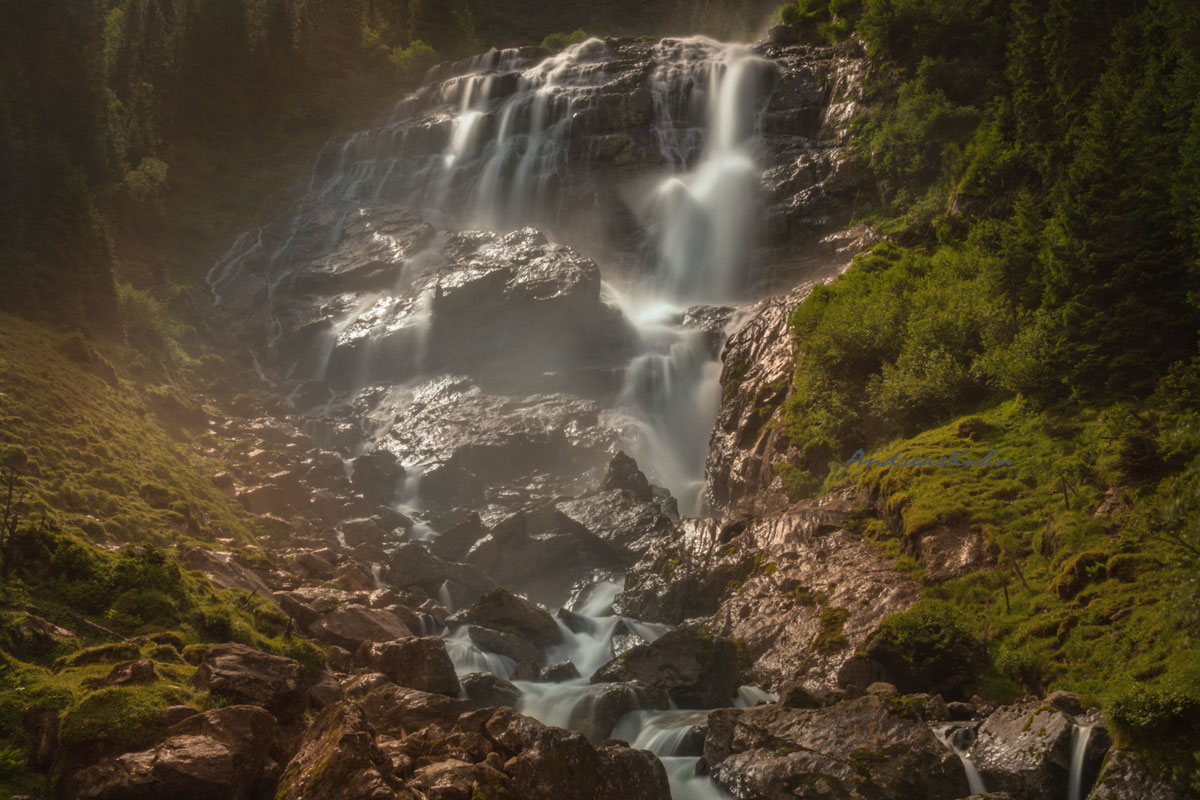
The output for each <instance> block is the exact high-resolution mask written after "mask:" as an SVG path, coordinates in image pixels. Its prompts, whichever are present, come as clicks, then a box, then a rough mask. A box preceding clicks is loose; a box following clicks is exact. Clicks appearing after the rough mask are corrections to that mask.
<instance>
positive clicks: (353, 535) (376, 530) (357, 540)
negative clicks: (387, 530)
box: [338, 517, 384, 547]
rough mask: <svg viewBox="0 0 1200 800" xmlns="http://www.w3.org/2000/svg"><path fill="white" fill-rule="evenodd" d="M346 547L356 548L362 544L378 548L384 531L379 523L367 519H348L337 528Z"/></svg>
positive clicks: (381, 542)
mask: <svg viewBox="0 0 1200 800" xmlns="http://www.w3.org/2000/svg"><path fill="white" fill-rule="evenodd" d="M338 530H340V531H341V532H342V538H343V539H344V540H345V541H346V546H347V547H358V546H359V545H364V544H373V545H376V546H380V545H382V544H383V535H384V531H383V529H382V528H380V527H379V523H377V522H376V521H375V520H373V519H371V518H369V517H360V518H358V519H348V520H346V521H344V522H343V523H342V524H340V525H339V526H338Z"/></svg>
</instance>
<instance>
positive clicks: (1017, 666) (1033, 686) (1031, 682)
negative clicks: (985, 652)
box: [996, 647, 1046, 693]
mask: <svg viewBox="0 0 1200 800" xmlns="http://www.w3.org/2000/svg"><path fill="white" fill-rule="evenodd" d="M996 669H997V670H998V671H999V672H1000V674H1002V675H1005V676H1007V677H1008V678H1011V679H1012V680H1013V681H1015V682H1016V683H1018V684H1019V685H1020V686H1022V687H1023V688H1025V689H1026V690H1029V691H1033V692H1038V693H1041V691H1042V688H1043V687H1044V686H1045V682H1046V669H1045V663H1044V661H1043V660H1042V659H1041V658H1040V657H1039V656H1038V655H1037V654H1036V653H1034V652H1033V651H1032V650H1031V649H1029V648H1020V649H1013V648H1010V647H1001V648H1000V650H999V652H997V653H996Z"/></svg>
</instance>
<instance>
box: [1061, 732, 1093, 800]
mask: <svg viewBox="0 0 1200 800" xmlns="http://www.w3.org/2000/svg"><path fill="white" fill-rule="evenodd" d="M1093 727H1094V726H1093V725H1078V724H1077V725H1076V726H1075V727H1074V728H1072V729H1071V772H1070V778H1069V783H1068V784H1067V800H1083V791H1084V785H1083V767H1084V760H1085V758H1086V757H1087V750H1088V740H1089V739H1091V737H1092V728H1093Z"/></svg>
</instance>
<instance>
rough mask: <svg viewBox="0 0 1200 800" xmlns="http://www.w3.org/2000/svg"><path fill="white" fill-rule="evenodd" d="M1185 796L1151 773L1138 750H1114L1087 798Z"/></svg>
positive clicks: (1166, 799)
mask: <svg viewBox="0 0 1200 800" xmlns="http://www.w3.org/2000/svg"><path fill="white" fill-rule="evenodd" d="M1184 797H1185V795H1184V794H1182V793H1181V792H1179V791H1178V790H1176V789H1174V788H1172V787H1171V786H1168V785H1167V784H1166V783H1164V782H1163V781H1162V780H1160V779H1159V778H1157V777H1155V776H1154V775H1152V774H1151V773H1150V771H1149V770H1148V769H1147V768H1146V765H1145V763H1144V762H1143V761H1142V758H1141V755H1140V754H1138V753H1137V752H1135V751H1132V750H1113V751H1112V752H1110V753H1109V754H1108V759H1107V760H1106V761H1105V762H1104V769H1103V771H1102V772H1101V773H1100V777H1099V778H1098V779H1097V781H1096V785H1095V786H1094V787H1093V788H1092V792H1091V794H1089V795H1088V800H1184Z"/></svg>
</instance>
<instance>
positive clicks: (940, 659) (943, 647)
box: [867, 599, 984, 695]
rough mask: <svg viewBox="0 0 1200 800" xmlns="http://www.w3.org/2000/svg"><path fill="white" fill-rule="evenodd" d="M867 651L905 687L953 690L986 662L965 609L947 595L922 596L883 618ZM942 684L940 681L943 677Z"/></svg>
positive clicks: (923, 689)
mask: <svg viewBox="0 0 1200 800" xmlns="http://www.w3.org/2000/svg"><path fill="white" fill-rule="evenodd" d="M867 652H868V653H869V654H870V655H871V657H872V658H874V659H875V660H876V661H879V662H880V663H881V664H882V665H883V666H884V668H885V669H887V670H888V672H889V673H891V675H892V677H894V678H895V679H896V681H897V684H896V685H897V687H898V688H899V689H900V690H901V691H902V692H906V693H909V692H914V691H930V690H937V691H941V692H943V693H947V694H950V695H953V694H955V693H957V692H959V691H960V690H961V689H962V687H963V686H964V685H966V684H967V683H968V682H969V681H970V680H972V679H973V678H974V677H975V676H976V675H977V673H978V670H979V667H980V666H981V665H982V664H983V661H984V659H983V646H982V644H981V643H980V641H979V639H978V638H977V637H976V635H975V632H974V631H972V630H971V629H970V628H969V627H968V626H967V625H966V624H965V623H964V622H963V615H962V612H961V610H959V609H958V608H957V607H955V606H954V605H952V604H950V603H948V602H946V601H944V600H929V599H925V600H921V601H919V602H917V604H916V605H914V606H913V607H912V608H910V609H909V610H908V611H903V612H901V613H899V614H893V615H891V616H890V617H887V618H885V619H884V620H883V621H882V622H880V623H879V627H878V628H876V629H875V631H874V632H873V633H872V634H871V635H870V637H868V640H867ZM939 681H940V683H937V682H939Z"/></svg>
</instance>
